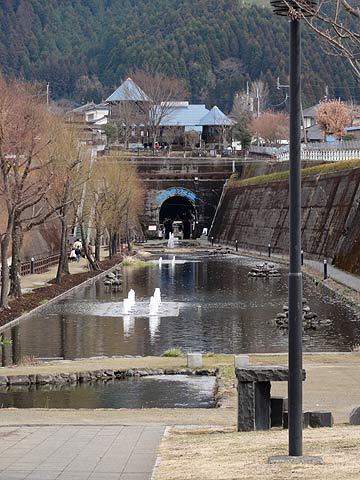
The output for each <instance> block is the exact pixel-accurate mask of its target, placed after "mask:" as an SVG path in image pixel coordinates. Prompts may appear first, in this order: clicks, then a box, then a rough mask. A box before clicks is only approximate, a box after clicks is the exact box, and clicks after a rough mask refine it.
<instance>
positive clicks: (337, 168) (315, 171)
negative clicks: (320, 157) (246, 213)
mask: <svg viewBox="0 0 360 480" xmlns="http://www.w3.org/2000/svg"><path fill="white" fill-rule="evenodd" d="M358 167H360V159H355V160H344V161H341V162H335V163H322V164H321V165H315V166H314V167H308V168H303V169H302V170H301V177H302V178H305V177H310V176H312V175H325V174H327V173H334V172H342V171H344V170H351V169H352V168H358ZM288 179H289V170H286V171H284V172H276V173H270V174H268V175H260V176H258V177H250V178H244V179H243V180H240V179H238V178H236V177H235V176H233V177H231V178H230V180H229V187H230V188H233V187H245V186H247V185H261V184H264V183H272V182H283V181H285V180H288Z"/></svg>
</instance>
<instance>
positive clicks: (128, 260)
mask: <svg viewBox="0 0 360 480" xmlns="http://www.w3.org/2000/svg"><path fill="white" fill-rule="evenodd" d="M122 265H123V266H124V267H135V268H145V267H152V266H154V265H156V263H155V262H145V261H144V260H140V259H139V258H136V257H125V258H124V261H123V262H122Z"/></svg>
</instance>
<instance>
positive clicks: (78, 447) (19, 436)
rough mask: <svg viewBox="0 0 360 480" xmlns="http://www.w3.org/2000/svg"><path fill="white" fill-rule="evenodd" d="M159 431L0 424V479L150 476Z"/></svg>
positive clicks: (137, 479)
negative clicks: (0, 425)
mask: <svg viewBox="0 0 360 480" xmlns="http://www.w3.org/2000/svg"><path fill="white" fill-rule="evenodd" d="M164 430H165V427H163V426H69V425H67V426H33V427H30V426H21V427H0V480H25V479H26V480H150V479H151V475H152V470H153V467H154V464H155V460H156V453H157V448H158V446H159V443H160V440H161V437H162V435H163V433H164Z"/></svg>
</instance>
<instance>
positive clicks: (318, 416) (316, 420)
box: [309, 411, 334, 428]
mask: <svg viewBox="0 0 360 480" xmlns="http://www.w3.org/2000/svg"><path fill="white" fill-rule="evenodd" d="M309 414H310V419H309V425H310V427H312V428H321V427H332V426H333V423H334V421H333V416H332V413H331V412H323V411H319V412H309Z"/></svg>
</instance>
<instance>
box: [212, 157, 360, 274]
mask: <svg viewBox="0 0 360 480" xmlns="http://www.w3.org/2000/svg"><path fill="white" fill-rule="evenodd" d="M211 235H213V236H214V238H215V239H216V240H217V241H219V242H223V243H234V242H235V240H238V244H239V247H242V248H247V249H251V250H264V249H267V246H268V244H271V248H272V251H274V252H278V253H286V252H287V251H288V248H289V188H288V174H287V172H281V173H277V174H273V175H268V176H266V175H264V176H262V177H256V178H251V179H245V180H241V179H234V178H232V179H231V180H230V181H229V185H228V187H227V189H226V192H225V194H224V195H223V198H222V202H221V205H219V208H218V210H217V214H216V217H215V219H214V223H213V228H212V231H211ZM302 248H303V250H304V252H305V253H306V255H307V257H308V258H313V259H324V258H327V259H328V260H331V261H333V263H334V264H335V265H337V266H338V267H339V268H342V269H344V270H347V271H349V272H352V273H359V272H360V161H359V160H356V161H348V162H338V163H336V164H328V165H326V166H317V167H313V168H308V169H304V170H303V180H302Z"/></svg>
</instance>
